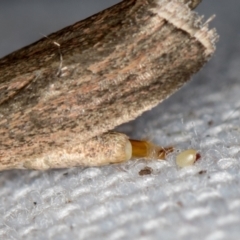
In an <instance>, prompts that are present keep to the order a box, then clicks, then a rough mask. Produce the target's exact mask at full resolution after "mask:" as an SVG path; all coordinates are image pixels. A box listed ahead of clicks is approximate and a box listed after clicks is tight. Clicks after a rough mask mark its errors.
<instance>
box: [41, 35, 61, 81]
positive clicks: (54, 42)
mask: <svg viewBox="0 0 240 240" xmlns="http://www.w3.org/2000/svg"><path fill="white" fill-rule="evenodd" d="M41 35H42V36H43V37H45V38H47V39H49V40H52V39H51V38H49V37H48V36H46V35H44V34H41ZM52 43H53V44H54V45H55V46H57V48H58V54H59V58H60V63H59V66H58V71H57V76H58V77H60V76H61V73H62V66H63V55H62V52H61V44H60V43H58V42H56V41H53V42H52Z"/></svg>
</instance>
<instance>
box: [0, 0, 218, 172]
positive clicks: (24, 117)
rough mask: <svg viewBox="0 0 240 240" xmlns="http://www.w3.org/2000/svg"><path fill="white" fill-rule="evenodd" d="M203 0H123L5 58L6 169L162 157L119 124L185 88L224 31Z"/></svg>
mask: <svg viewBox="0 0 240 240" xmlns="http://www.w3.org/2000/svg"><path fill="white" fill-rule="evenodd" d="M199 3H200V0H124V1H122V2H120V3H119V4H116V5H115V6H113V7H111V8H108V9H106V10H104V11H102V12H100V13H98V14H96V15H93V16H91V17H89V18H87V19H85V20H83V21H80V22H77V23H75V24H73V25H71V26H69V27H66V28H64V29H62V30H60V31H58V32H56V33H53V34H51V35H49V36H48V37H45V38H43V39H41V40H39V41H37V42H35V43H33V44H31V45H29V46H27V47H24V48H22V49H20V50H18V51H16V52H13V53H11V54H10V55H8V56H5V57H4V58H2V59H1V60H0V135H1V138H0V170H5V169H14V168H18V169H38V170H44V169H50V168H68V167H75V166H101V165H105V164H110V163H119V162H125V161H127V160H129V159H130V158H132V157H149V158H162V157H163V156H164V151H162V148H161V147H157V146H155V145H154V144H152V143H149V142H146V141H138V140H129V139H128V137H127V136H126V135H124V134H122V133H117V132H112V131H111V130H112V129H113V128H114V127H116V126H118V125H120V124H122V123H124V122H127V121H130V120H132V119H134V118H136V117H137V116H139V115H141V113H142V112H144V111H147V110H150V109H151V108H153V107H154V106H156V105H157V104H159V103H160V102H161V101H163V100H164V99H166V98H167V97H169V96H170V95H171V94H172V93H173V92H175V91H177V90H178V89H179V88H180V87H181V86H182V85H183V84H184V83H185V82H187V81H188V80H189V79H190V77H191V76H192V75H193V74H194V73H196V72H197V71H198V70H199V69H200V68H201V67H202V66H203V65H204V63H206V62H207V61H208V60H209V59H210V57H211V56H212V54H213V53H214V50H215V42H216V39H217V34H216V32H215V30H209V29H208V26H207V25H208V24H207V23H202V21H201V18H200V17H199V16H198V15H197V14H196V13H194V12H193V11H192V9H193V8H195V7H196V6H197V5H198V4H199Z"/></svg>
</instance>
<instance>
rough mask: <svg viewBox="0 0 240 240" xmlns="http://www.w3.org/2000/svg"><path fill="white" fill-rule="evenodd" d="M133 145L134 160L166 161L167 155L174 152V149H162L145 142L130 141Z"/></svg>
mask: <svg viewBox="0 0 240 240" xmlns="http://www.w3.org/2000/svg"><path fill="white" fill-rule="evenodd" d="M129 140H130V142H131V144H132V158H151V159H163V160H165V159H166V155H167V154H168V153H170V152H172V151H173V147H166V148H163V147H160V146H156V145H154V144H153V143H151V142H149V141H145V140H142V141H141V140H133V139H129Z"/></svg>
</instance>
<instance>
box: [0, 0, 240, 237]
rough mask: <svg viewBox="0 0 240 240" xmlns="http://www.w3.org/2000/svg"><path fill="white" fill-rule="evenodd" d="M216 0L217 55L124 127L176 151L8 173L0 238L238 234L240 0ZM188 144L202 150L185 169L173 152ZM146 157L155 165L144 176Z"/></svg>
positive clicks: (1, 180) (0, 203)
mask: <svg viewBox="0 0 240 240" xmlns="http://www.w3.org/2000/svg"><path fill="white" fill-rule="evenodd" d="M211 4H212V5H211ZM211 4H210V1H205V5H204V4H203V6H202V7H203V11H204V7H205V8H206V9H205V10H206V11H207V10H208V11H209V14H210V13H216V14H217V19H216V20H214V22H213V23H212V25H215V26H217V28H218V32H219V33H220V36H221V41H220V42H219V44H218V51H217V53H216V55H215V57H214V58H213V60H212V61H211V62H210V63H209V64H207V65H206V67H205V68H204V69H203V70H202V71H201V72H200V74H198V76H195V78H194V81H193V82H191V83H190V84H188V85H187V86H186V87H184V88H183V89H182V90H181V91H179V92H178V93H177V94H175V95H174V96H172V97H171V98H169V99H168V100H167V101H166V102H164V103H163V104H162V105H160V106H158V107H157V108H155V109H154V110H153V111H151V112H148V113H145V114H144V115H143V116H142V117H140V118H139V119H137V120H136V121H134V122H132V123H130V124H127V125H124V126H122V127H121V129H124V130H125V131H126V132H128V133H130V134H131V135H132V136H135V137H140V138H141V137H147V138H149V139H151V140H153V141H154V142H155V143H158V144H160V145H174V146H175V148H176V151H175V152H174V153H173V154H171V155H170V156H169V157H168V159H167V161H150V162H145V161H143V160H139V161H132V162H128V163H126V164H121V165H111V166H105V167H101V168H76V169H65V170H54V171H48V172H37V171H9V172H2V173H0V186H1V188H0V216H1V217H0V239H39V240H40V239H41V240H45V239H62V240H63V239H67V240H69V239H142V240H143V239H144V240H147V239H186V240H187V239H206V240H222V239H228V240H231V239H233V240H234V239H236V240H238V239H240V237H239V233H240V174H239V169H240V125H239V123H240V121H239V108H240V94H239V93H240V86H239V80H240V68H239V66H240V56H239V53H240V44H239V37H240V36H239V30H238V28H239V24H240V18H239V12H238V9H239V7H240V2H239V1H238V0H230V1H225V0H218V1H216V2H215V3H211ZM214 4H215V5H214ZM0 9H1V7H0ZM206 14H208V13H206ZM234 27H236V28H234ZM235 31H238V32H237V34H238V35H236V34H235ZM188 148H194V149H197V150H198V152H199V153H200V155H201V158H200V159H199V161H198V162H197V163H196V164H195V165H194V166H191V167H187V168H183V169H179V168H178V167H177V166H176V164H175V157H176V154H177V152H178V150H179V151H180V150H184V149H188ZM146 166H148V167H151V168H152V170H153V172H152V173H151V174H150V175H143V176H141V175H139V171H140V170H141V169H143V168H145V167H146Z"/></svg>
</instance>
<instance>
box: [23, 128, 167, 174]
mask: <svg viewBox="0 0 240 240" xmlns="http://www.w3.org/2000/svg"><path fill="white" fill-rule="evenodd" d="M168 150H169V149H168ZM166 152H167V151H166V149H164V148H162V147H158V146H155V145H154V144H152V143H151V142H148V141H139V140H131V139H128V137H127V136H126V135H125V134H123V133H118V132H108V133H105V134H102V135H100V136H97V137H94V138H92V139H90V140H88V141H86V142H85V143H78V144H76V142H74V144H69V145H68V146H66V147H65V148H61V149H54V151H52V152H48V153H44V154H43V155H41V156H40V157H37V158H34V159H31V160H28V161H25V162H24V163H23V166H22V168H27V169H37V170H45V169H51V168H69V167H76V166H102V165H107V164H112V163H122V162H126V161H128V160H130V159H132V158H151V159H164V158H165V155H166Z"/></svg>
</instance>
